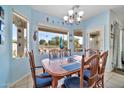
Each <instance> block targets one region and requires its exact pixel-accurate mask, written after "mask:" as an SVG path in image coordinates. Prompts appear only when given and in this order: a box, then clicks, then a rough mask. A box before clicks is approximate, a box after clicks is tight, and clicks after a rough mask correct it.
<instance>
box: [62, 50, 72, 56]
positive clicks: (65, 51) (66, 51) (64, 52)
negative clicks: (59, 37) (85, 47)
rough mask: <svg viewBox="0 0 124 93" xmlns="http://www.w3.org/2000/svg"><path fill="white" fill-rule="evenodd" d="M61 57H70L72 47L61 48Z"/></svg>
mask: <svg viewBox="0 0 124 93" xmlns="http://www.w3.org/2000/svg"><path fill="white" fill-rule="evenodd" d="M60 55H61V57H69V56H71V49H61V50H60Z"/></svg>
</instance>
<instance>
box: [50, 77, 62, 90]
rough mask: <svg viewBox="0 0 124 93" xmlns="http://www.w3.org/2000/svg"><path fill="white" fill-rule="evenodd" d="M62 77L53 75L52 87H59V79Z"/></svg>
mask: <svg viewBox="0 0 124 93" xmlns="http://www.w3.org/2000/svg"><path fill="white" fill-rule="evenodd" d="M61 78H62V77H52V88H57V85H58V80H59V79H61Z"/></svg>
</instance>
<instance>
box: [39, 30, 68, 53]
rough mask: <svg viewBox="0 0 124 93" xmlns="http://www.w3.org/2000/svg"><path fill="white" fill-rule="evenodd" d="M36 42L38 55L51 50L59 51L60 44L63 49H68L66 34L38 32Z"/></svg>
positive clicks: (48, 31)
mask: <svg viewBox="0 0 124 93" xmlns="http://www.w3.org/2000/svg"><path fill="white" fill-rule="evenodd" d="M38 42H39V50H40V53H47V52H48V51H49V50H51V49H60V45H61V43H62V46H63V48H68V35H67V32H64V33H63V32H61V31H50V30H47V31H46V30H45V31H43V30H39V31H38Z"/></svg>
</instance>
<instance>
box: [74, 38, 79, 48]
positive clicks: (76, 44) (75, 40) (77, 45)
mask: <svg viewBox="0 0 124 93" xmlns="http://www.w3.org/2000/svg"><path fill="white" fill-rule="evenodd" d="M74 47H75V48H78V47H79V39H78V38H74Z"/></svg>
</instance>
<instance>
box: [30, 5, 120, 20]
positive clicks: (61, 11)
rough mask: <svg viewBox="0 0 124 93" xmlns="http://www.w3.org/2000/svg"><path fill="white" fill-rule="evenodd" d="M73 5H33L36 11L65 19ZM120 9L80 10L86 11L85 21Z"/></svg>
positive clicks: (92, 7) (110, 7) (96, 7)
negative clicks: (111, 10)
mask: <svg viewBox="0 0 124 93" xmlns="http://www.w3.org/2000/svg"><path fill="white" fill-rule="evenodd" d="M72 6H73V5H31V7H32V8H33V9H35V10H38V11H41V12H44V13H47V14H48V15H51V16H57V17H60V18H63V16H65V15H66V14H67V11H68V10H69V9H71V8H72ZM117 7H120V6H119V5H81V6H80V8H79V10H83V11H84V18H83V19H84V20H86V19H88V18H90V17H92V16H95V15H97V14H98V13H100V12H102V11H105V10H109V9H114V8H117Z"/></svg>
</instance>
